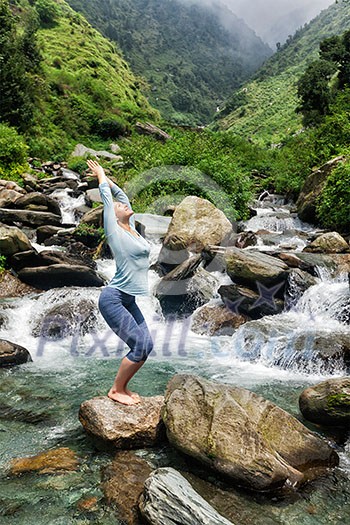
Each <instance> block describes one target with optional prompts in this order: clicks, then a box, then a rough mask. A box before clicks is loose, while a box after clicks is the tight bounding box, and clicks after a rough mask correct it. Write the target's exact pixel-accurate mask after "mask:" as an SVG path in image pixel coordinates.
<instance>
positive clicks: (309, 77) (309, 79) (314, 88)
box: [297, 60, 337, 126]
mask: <svg viewBox="0 0 350 525" xmlns="http://www.w3.org/2000/svg"><path fill="white" fill-rule="evenodd" d="M336 70H337V68H336V65H335V64H334V63H332V62H328V61H327V60H317V61H315V62H312V63H311V64H310V65H309V66H308V68H307V69H306V71H305V73H304V74H303V75H302V77H301V78H300V79H299V82H298V96H299V98H300V99H301V104H300V106H299V107H298V108H297V111H298V112H301V113H302V114H303V117H304V119H303V120H304V124H305V126H309V125H314V124H316V123H318V122H320V121H321V120H322V117H323V116H324V115H326V114H327V113H328V112H329V106H330V103H331V101H332V93H331V89H330V86H329V81H330V79H331V77H332V75H334V73H335V72H336Z"/></svg>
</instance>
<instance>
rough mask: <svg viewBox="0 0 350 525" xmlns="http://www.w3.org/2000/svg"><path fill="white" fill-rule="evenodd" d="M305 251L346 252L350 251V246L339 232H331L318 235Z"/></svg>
mask: <svg viewBox="0 0 350 525" xmlns="http://www.w3.org/2000/svg"><path fill="white" fill-rule="evenodd" d="M303 251H304V252H312V253H344V252H349V251H350V247H349V245H348V243H347V242H346V240H345V239H344V238H343V237H342V236H341V235H340V234H339V233H337V232H329V233H324V234H322V235H320V236H319V237H317V239H315V240H314V241H313V242H311V243H310V244H309V245H308V246H306V247H305V248H304V250H303Z"/></svg>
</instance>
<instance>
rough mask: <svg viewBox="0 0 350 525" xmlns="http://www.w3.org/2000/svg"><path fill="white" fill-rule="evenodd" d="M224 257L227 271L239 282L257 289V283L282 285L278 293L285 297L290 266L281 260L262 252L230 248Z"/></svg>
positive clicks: (270, 285) (268, 285) (269, 285)
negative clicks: (284, 292)
mask: <svg viewBox="0 0 350 525" xmlns="http://www.w3.org/2000/svg"><path fill="white" fill-rule="evenodd" d="M224 259H225V263H226V272H227V274H228V275H229V277H230V278H231V279H232V280H233V281H234V282H236V283H238V284H245V285H248V286H251V287H252V288H254V289H257V283H261V284H263V285H265V286H267V287H273V286H276V285H281V286H280V288H279V290H278V295H279V296H282V297H283V291H284V286H285V282H286V280H287V277H288V271H289V268H288V266H287V265H286V264H285V263H284V262H282V261H281V260H279V259H277V258H275V257H271V256H270V255H266V254H264V253H260V252H252V251H249V252H247V251H245V250H240V249H239V248H228V249H227V250H226V251H225V254H224Z"/></svg>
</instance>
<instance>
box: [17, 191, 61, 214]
mask: <svg viewBox="0 0 350 525" xmlns="http://www.w3.org/2000/svg"><path fill="white" fill-rule="evenodd" d="M32 205H35V206H42V207H44V208H45V211H48V212H51V213H54V214H55V215H59V216H61V208H60V207H59V204H58V202H57V201H55V199H52V198H51V197H48V196H47V195H43V194H42V193H39V192H35V191H33V192H31V193H28V194H27V195H23V196H21V197H20V198H19V199H17V200H16V202H15V203H14V205H13V207H14V208H16V209H21V210H25V209H30V206H32Z"/></svg>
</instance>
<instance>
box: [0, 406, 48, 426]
mask: <svg viewBox="0 0 350 525" xmlns="http://www.w3.org/2000/svg"><path fill="white" fill-rule="evenodd" d="M0 419H2V420H7V421H23V422H24V423H29V424H31V425H36V424H38V423H41V422H42V421H45V422H46V423H47V422H50V423H52V424H54V422H53V420H52V419H53V418H52V415H51V414H50V413H49V412H44V411H38V412H33V411H31V410H24V409H22V408H16V407H13V406H11V405H8V404H6V403H0Z"/></svg>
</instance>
